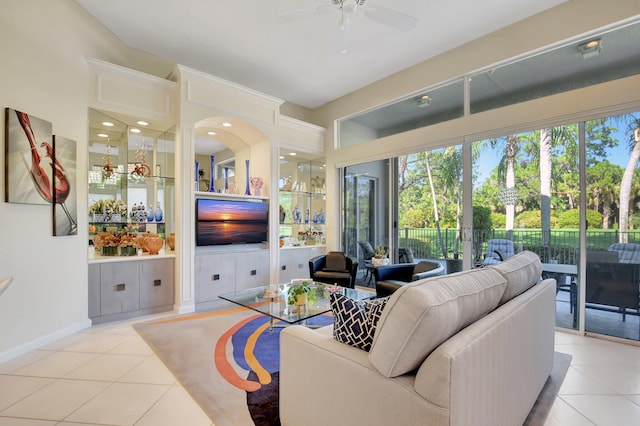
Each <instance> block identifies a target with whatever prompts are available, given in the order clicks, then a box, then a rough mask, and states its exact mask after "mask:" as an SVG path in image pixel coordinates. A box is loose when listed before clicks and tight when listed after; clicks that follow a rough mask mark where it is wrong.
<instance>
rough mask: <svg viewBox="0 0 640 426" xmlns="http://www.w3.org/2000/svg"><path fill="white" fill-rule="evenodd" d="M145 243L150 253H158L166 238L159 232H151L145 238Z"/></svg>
mask: <svg viewBox="0 0 640 426" xmlns="http://www.w3.org/2000/svg"><path fill="white" fill-rule="evenodd" d="M145 244H146V246H147V250H148V251H149V254H158V253H159V252H160V249H161V248H162V246H163V245H164V240H163V239H162V238H161V237H160V236H159V235H158V234H149V236H148V237H147V238H146V239H145Z"/></svg>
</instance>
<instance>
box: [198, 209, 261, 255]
mask: <svg viewBox="0 0 640 426" xmlns="http://www.w3.org/2000/svg"><path fill="white" fill-rule="evenodd" d="M268 237H269V204H268V203H264V202H253V201H246V200H221V199H208V198H198V199H196V245H197V246H216V245H224V244H252V243H262V242H266V241H268V239H269V238H268Z"/></svg>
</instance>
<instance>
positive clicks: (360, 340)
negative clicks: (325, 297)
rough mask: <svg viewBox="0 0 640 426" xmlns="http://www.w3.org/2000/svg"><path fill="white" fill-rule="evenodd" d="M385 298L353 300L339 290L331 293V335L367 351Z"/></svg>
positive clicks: (385, 300) (385, 301)
mask: <svg viewBox="0 0 640 426" xmlns="http://www.w3.org/2000/svg"><path fill="white" fill-rule="evenodd" d="M387 300H388V298H386V297H385V298H381V299H373V300H353V299H351V298H350V297H348V296H345V295H344V294H342V293H340V292H333V293H331V295H330V296H329V301H330V302H331V312H332V313H333V337H334V338H335V339H336V340H337V341H339V342H342V343H346V344H348V345H351V346H354V347H356V348H359V349H362V350H364V351H367V352H368V351H369V349H371V343H372V342H373V335H374V333H375V330H376V324H377V323H378V320H379V319H380V315H381V314H382V310H383V309H384V306H385V304H386V303H387Z"/></svg>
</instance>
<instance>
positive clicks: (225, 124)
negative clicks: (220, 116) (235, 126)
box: [222, 121, 231, 127]
mask: <svg viewBox="0 0 640 426" xmlns="http://www.w3.org/2000/svg"><path fill="white" fill-rule="evenodd" d="M222 125H223V126H224V127H231V123H229V122H227V121H225V122H224V123H222Z"/></svg>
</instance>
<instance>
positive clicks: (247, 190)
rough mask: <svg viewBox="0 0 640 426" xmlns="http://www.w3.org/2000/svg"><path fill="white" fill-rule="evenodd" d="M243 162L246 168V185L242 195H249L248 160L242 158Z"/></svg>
mask: <svg viewBox="0 0 640 426" xmlns="http://www.w3.org/2000/svg"><path fill="white" fill-rule="evenodd" d="M244 164H245V166H246V168H247V185H246V187H245V189H244V195H251V190H250V189H249V160H244Z"/></svg>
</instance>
